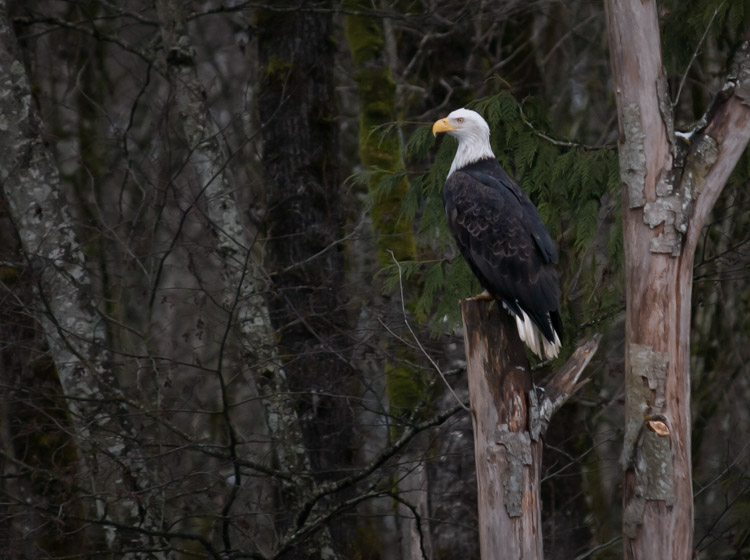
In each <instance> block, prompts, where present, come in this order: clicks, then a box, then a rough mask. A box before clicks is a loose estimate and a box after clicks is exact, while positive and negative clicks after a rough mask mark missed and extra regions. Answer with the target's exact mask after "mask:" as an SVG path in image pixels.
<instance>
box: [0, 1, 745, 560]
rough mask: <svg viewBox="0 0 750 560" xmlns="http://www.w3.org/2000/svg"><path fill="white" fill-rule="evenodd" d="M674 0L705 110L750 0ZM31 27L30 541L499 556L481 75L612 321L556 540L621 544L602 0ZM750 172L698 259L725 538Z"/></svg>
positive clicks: (578, 552)
mask: <svg viewBox="0 0 750 560" xmlns="http://www.w3.org/2000/svg"><path fill="white" fill-rule="evenodd" d="M658 11H659V12H658V13H659V17H660V24H661V34H662V47H663V55H664V63H665V66H666V70H667V77H668V82H669V86H670V88H669V90H670V98H671V100H672V101H673V104H674V111H675V128H676V129H677V130H682V131H687V130H689V129H690V128H691V127H692V126H694V124H695V122H696V121H698V119H700V117H701V116H702V115H703V114H704V112H705V111H706V110H707V108H708V106H709V105H710V103H711V100H712V99H713V96H714V95H715V94H716V93H717V92H718V91H719V90H720V89H721V87H722V84H723V77H724V76H725V74H726V71H727V68H728V66H729V64H730V60H731V58H732V56H733V55H734V54H735V52H736V51H738V49H740V45H741V44H742V42H743V40H746V39H747V37H746V33H747V30H748V28H749V27H750V1H748V0H733V1H727V0H724V1H716V0H711V1H698V0H686V1H671V0H669V1H668V0H664V1H662V2H659V3H658ZM0 42H1V43H2V53H0V54H1V55H2V56H0V76H1V77H2V84H1V85H0V128H1V129H2V131H3V139H2V140H0V148H1V149H0V152H2V153H0V173H1V175H0V176H1V177H2V181H3V191H2V197H3V198H2V201H0V235H1V236H2V242H1V243H0V282H1V283H0V289H1V290H2V291H1V292H0V330H1V332H2V335H1V336H0V341H1V342H0V386H1V387H2V392H1V394H2V399H1V400H0V402H1V403H2V407H1V408H0V425H1V426H2V429H1V430H0V437H1V438H2V455H0V466H1V469H2V482H0V492H1V493H2V499H0V512H1V513H0V515H2V523H1V524H0V554H2V555H4V556H7V557H12V558H62V557H65V558H70V557H73V558H75V557H88V558H101V557H107V556H108V555H111V556H112V557H117V558H123V557H133V558H136V557H137V558H149V557H154V558H164V557H167V556H176V557H183V558H279V559H282V558H283V559H287V558H290V559H291V558H356V559H363V560H365V559H368V560H375V559H381V558H382V559H400V558H402V559H417V558H431V559H432V558H434V559H453V558H477V557H478V541H477V513H476V509H477V508H476V496H475V494H476V482H475V475H474V466H473V462H474V454H473V450H472V431H471V419H470V417H469V415H468V414H467V412H466V410H465V408H464V406H465V404H466V401H467V399H468V394H467V388H466V370H465V367H466V366H465V361H464V354H463V341H462V337H461V330H460V328H461V327H460V321H459V316H458V305H457V302H458V300H459V298H461V297H465V296H467V295H470V294H472V293H473V292H474V291H475V290H476V289H477V286H476V285H474V282H473V280H472V278H471V275H470V273H469V271H468V269H467V267H466V266H465V264H464V263H463V262H462V261H461V259H460V257H459V256H458V254H457V251H456V249H455V247H454V245H453V244H452V241H451V239H450V237H449V234H448V233H447V231H446V227H445V223H444V218H443V210H442V203H441V200H440V189H441V187H442V182H443V179H444V176H445V173H446V172H447V168H448V166H449V165H450V160H451V158H452V150H453V149H454V147H455V144H454V143H452V140H450V139H442V140H439V141H437V142H436V141H435V139H434V138H433V137H432V135H431V132H430V128H431V124H432V122H433V121H435V120H436V119H438V118H440V117H443V116H445V115H446V114H447V113H448V112H450V111H451V110H453V109H455V108H458V107H462V106H468V107H471V108H474V109H476V110H478V111H480V112H481V113H482V114H483V115H484V116H485V117H486V118H487V120H488V122H489V123H490V126H491V128H492V131H493V138H492V140H493V146H494V149H495V153H496V154H497V156H498V158H499V159H500V161H501V162H502V163H503V165H504V166H505V167H506V169H508V170H509V172H510V174H511V175H512V176H514V177H515V178H516V179H517V180H518V182H519V183H520V184H521V186H522V187H523V188H524V189H525V190H526V191H527V192H528V193H529V195H530V196H531V197H532V199H533V200H534V201H535V203H536V204H537V206H538V207H539V210H540V213H541V214H542V216H543V218H544V219H545V222H546V223H547V226H548V228H549V230H550V232H551V234H552V237H553V238H554V240H555V242H556V243H557V245H558V248H559V252H560V273H561V279H562V287H563V289H562V292H563V310H564V313H563V314H564V319H565V326H566V331H565V340H564V343H565V349H566V352H567V353H569V352H570V351H572V350H573V348H574V347H575V344H576V342H577V341H580V340H582V339H584V338H586V337H587V336H588V335H590V334H591V333H594V332H600V333H603V334H604V338H603V341H602V343H601V345H600V348H599V351H598V353H597V355H596V357H595V359H594V361H593V362H592V363H591V365H590V366H589V368H588V370H587V373H586V374H585V379H586V383H585V384H584V385H583V387H582V388H581V389H580V390H579V391H578V393H577V394H576V395H575V396H574V397H573V398H572V399H571V401H570V402H569V403H568V404H567V405H566V406H565V407H563V408H562V409H561V410H560V411H559V412H558V413H557V414H556V415H555V417H554V418H553V422H552V424H551V426H550V429H549V431H548V433H547V435H546V438H545V449H544V465H543V480H542V485H543V486H542V496H543V533H544V545H545V546H544V547H545V556H546V557H547V558H549V559H560V560H570V559H571V558H581V559H583V558H598V559H607V558H620V557H621V556H622V552H621V546H622V545H621V537H620V533H621V524H622V520H621V501H622V496H621V492H622V489H621V484H622V467H621V466H620V463H619V456H620V453H621V449H622V442H623V438H624V429H625V420H624V408H623V403H624V398H625V395H624V306H625V286H624V276H623V271H622V259H623V254H622V253H623V244H622V219H621V193H620V189H621V184H620V177H619V171H618V155H617V135H618V126H617V113H616V110H615V93H614V92H615V88H614V84H613V78H612V72H611V69H610V62H609V51H608V45H607V36H606V29H605V15H604V9H603V6H602V5H601V3H599V2H591V1H585V0H572V1H570V2H556V1H552V0H534V1H531V2H530V1H525V0H518V1H513V0H511V1H496V2H483V1H479V0H470V1H469V2H456V1H455V0H436V1H432V2H430V1H424V2H393V3H388V2H376V1H363V0H347V1H342V2H335V1H325V2H323V1H321V2H312V1H310V2H302V3H300V2H294V3H285V2H269V3H263V2H242V1H235V2H198V1H195V2H178V1H176V0H153V1H152V0H149V1H138V0H127V1H123V2H108V1H106V0H98V1H96V0H89V1H74V0H71V1H49V0H47V1H43V0H39V1H34V0H29V1H22V2H17V1H12V0H11V1H7V2H0ZM17 154H21V156H22V157H20V158H19V157H17ZM749 180H750V158H748V154H747V153H745V155H744V156H743V157H742V158H741V160H740V163H739V164H738V166H737V167H736V169H735V171H734V173H733V174H732V176H731V178H730V180H729V182H728V184H727V186H726V188H725V189H724V191H723V193H722V196H721V198H720V199H719V201H718V202H717V204H716V206H715V208H714V210H713V214H712V217H711V219H710V220H709V223H708V225H707V226H706V227H705V229H704V231H703V233H702V240H701V242H700V245H699V247H698V250H697V253H696V258H695V264H694V292H693V310H692V325H693V329H692V334H691V337H692V340H691V356H690V375H691V384H692V392H693V394H692V419H693V430H692V461H693V465H692V466H693V490H694V499H695V538H694V544H695V548H696V551H697V553H698V555H699V557H701V558H745V557H747V556H748V555H750V528H749V527H750V456H749V453H748V451H749V450H748V447H749V446H750V406H748V405H749V403H750V371H749V370H748V366H747V364H748V362H750V345H748V343H747V342H748V333H749V332H750V323H749V322H748V319H747V317H748V305H750V291H748V288H747V287H746V286H747V282H746V278H747V276H748V274H750V271H749V270H748V265H750V260H749V259H750V255H748V254H747V243H748V241H749V240H750V213H749V211H750V198H749V196H748V194H747V190H748V181H749ZM563 359H564V357H563V358H561V361H562V360H563ZM554 366H555V364H552V367H554ZM546 371H547V370H546V369H545V368H544V367H542V368H540V369H539V370H538V371H537V373H535V375H536V376H537V377H536V378H537V379H538V380H539V381H538V383H539V384H540V385H543V379H544V375H545V372H546ZM443 377H444V378H445V380H447V382H448V383H449V384H450V386H451V387H452V390H448V389H447V387H446V384H445V383H444V380H443V379H442V378H443Z"/></svg>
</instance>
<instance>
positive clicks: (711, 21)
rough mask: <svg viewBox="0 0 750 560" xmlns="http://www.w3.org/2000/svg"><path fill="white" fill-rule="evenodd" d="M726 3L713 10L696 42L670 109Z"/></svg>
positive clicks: (676, 100) (675, 103)
mask: <svg viewBox="0 0 750 560" xmlns="http://www.w3.org/2000/svg"><path fill="white" fill-rule="evenodd" d="M725 3H726V0H725V1H724V2H722V3H721V4H720V5H719V6H718V7H717V8H716V9H715V10H714V13H713V15H712V16H711V20H710V21H709V22H708V25H707V26H706V29H705V30H704V31H703V36H702V37H701V39H700V41H698V44H697V45H696V46H695V50H694V51H693V56H692V57H691V58H690V62H689V63H688V65H687V68H685V73H684V74H682V79H681V80H680V87H678V88H677V95H676V96H675V98H674V101H673V102H672V107H673V108H674V107H676V106H677V103H679V101H680V94H682V87H683V86H684V85H685V80H687V76H688V73H689V72H690V68H691V67H692V66H693V62H695V59H696V58H697V57H698V51H699V50H700V48H701V45H703V41H705V40H706V36H707V35H708V30H709V29H711V25H713V23H714V19H715V18H716V14H718V13H719V8H723V7H724V4H725Z"/></svg>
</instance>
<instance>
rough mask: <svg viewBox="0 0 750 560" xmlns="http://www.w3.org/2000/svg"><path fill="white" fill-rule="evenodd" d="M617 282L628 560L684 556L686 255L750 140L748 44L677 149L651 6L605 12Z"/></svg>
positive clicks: (688, 540) (618, 0) (687, 512)
mask: <svg viewBox="0 0 750 560" xmlns="http://www.w3.org/2000/svg"><path fill="white" fill-rule="evenodd" d="M605 6H606V11H607V30H608V35H609V47H610V52H611V58H612V69H613V72H614V75H615V84H616V93H617V111H618V119H619V127H620V136H619V151H620V176H621V179H622V185H623V187H622V190H623V235H624V248H625V272H626V284H627V288H626V302H627V311H626V347H625V382H626V429H625V443H624V449H623V453H622V456H621V463H622V467H623V469H624V471H625V483H624V490H623V533H624V549H625V558H634V559H635V558H637V559H642V560H646V559H653V558H673V559H677V560H686V559H689V558H692V556H693V543H692V540H693V495H692V473H691V458H690V375H689V355H690V354H689V344H690V314H691V293H692V277H693V256H694V252H695V247H696V244H697V241H698V237H699V235H700V231H701V229H702V227H703V226H704V224H705V222H706V219H707V217H708V214H709V212H710V210H711V208H712V207H713V204H714V202H715V201H716V198H717V197H718V195H719V193H720V192H721V189H722V188H723V186H724V183H725V182H726V179H727V177H728V176H729V173H730V172H731V170H732V168H733V167H734V165H735V164H736V162H737V160H738V158H739V156H740V154H741V153H742V151H743V150H744V148H745V146H746V145H747V141H748V137H750V106H749V105H748V101H750V56H749V51H748V45H747V42H746V43H745V44H744V45H743V47H742V49H741V50H740V51H739V52H738V53H737V55H736V59H735V62H734V66H733V70H732V71H731V73H730V75H729V76H728V80H727V83H726V85H725V87H724V88H723V89H722V92H721V93H720V94H719V96H718V97H717V100H716V102H715V103H714V105H713V106H712V108H711V110H709V111H708V112H707V113H706V115H705V117H704V119H703V121H702V123H701V124H700V126H699V128H698V129H697V130H696V131H695V132H694V133H693V135H692V137H691V145H690V147H689V149H688V148H687V147H686V146H685V145H684V144H683V143H681V142H679V141H676V140H675V136H674V123H673V112H672V102H671V99H670V98H669V93H668V88H667V80H666V76H665V74H664V69H663V67H662V59H661V46H660V40H659V25H658V18H657V7H656V2H655V0H645V1H642V0H608V1H607V2H606V3H605Z"/></svg>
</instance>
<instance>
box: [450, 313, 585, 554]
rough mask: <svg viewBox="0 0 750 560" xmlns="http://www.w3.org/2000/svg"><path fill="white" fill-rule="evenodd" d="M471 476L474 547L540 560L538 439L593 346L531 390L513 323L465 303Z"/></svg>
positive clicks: (505, 315) (505, 316)
mask: <svg viewBox="0 0 750 560" xmlns="http://www.w3.org/2000/svg"><path fill="white" fill-rule="evenodd" d="M461 313H462V316H463V323H464V343H465V351H466V369H467V375H468V381H469V398H470V401H471V410H472V421H473V424H474V457H475V461H476V470H477V494H478V496H477V501H478V509H479V546H480V551H481V557H482V558H483V559H484V560H493V559H499V558H513V559H518V560H539V559H541V558H542V556H543V554H542V532H541V497H540V474H541V464H542V437H541V436H542V435H543V434H544V431H545V429H546V426H547V424H548V422H549V419H550V417H551V416H552V414H553V413H554V412H555V411H556V410H557V409H558V408H559V407H560V406H562V404H563V403H564V402H565V400H566V399H567V397H568V396H569V395H570V394H571V393H572V392H573V390H574V389H575V387H576V384H577V382H578V379H579V377H580V375H581V372H582V371H583V369H584V368H585V367H586V365H587V364H588V362H589V360H590V359H591V357H592V356H593V354H594V352H596V349H597V347H598V344H599V337H598V336H596V337H594V338H593V339H591V340H589V341H588V342H587V343H585V344H584V345H582V346H581V347H580V348H579V349H578V350H576V352H575V353H574V354H573V356H572V357H571V359H570V360H569V362H568V363H567V364H566V365H565V366H564V367H563V368H561V369H560V370H559V371H558V372H557V373H556V374H555V375H554V376H553V377H552V378H551V379H550V380H549V382H548V387H549V389H550V390H549V391H537V389H536V388H535V387H534V384H533V382H532V377H531V371H530V369H529V363H528V360H527V358H526V353H525V350H524V347H523V343H522V342H521V340H520V339H519V338H518V333H517V330H516V324H515V320H514V319H513V318H511V316H510V315H509V314H508V313H507V312H506V311H505V310H504V309H502V306H500V305H499V304H498V303H494V302H493V303H488V302H486V301H474V300H463V301H462V302H461Z"/></svg>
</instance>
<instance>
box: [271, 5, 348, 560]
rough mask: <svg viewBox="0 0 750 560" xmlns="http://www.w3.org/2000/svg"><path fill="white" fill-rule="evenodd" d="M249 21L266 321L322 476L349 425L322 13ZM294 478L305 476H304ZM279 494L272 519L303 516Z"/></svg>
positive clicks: (344, 447) (334, 134) (329, 54)
mask: <svg viewBox="0 0 750 560" xmlns="http://www.w3.org/2000/svg"><path fill="white" fill-rule="evenodd" d="M326 4H327V3H324V4H323V5H322V6H324V5H326ZM256 17H257V21H258V26H257V29H258V54H259V61H260V64H261V69H260V91H259V96H258V108H259V114H260V117H261V119H263V120H264V127H263V169H264V171H265V174H266V177H267V193H268V219H267V226H268V237H269V239H270V240H269V243H268V249H269V251H268V253H267V255H268V260H269V263H270V265H271V266H272V268H273V272H272V278H273V282H274V284H273V288H274V295H275V298H274V299H273V300H272V301H271V313H272V319H273V321H274V325H275V326H276V328H277V329H278V332H279V344H280V347H281V348H282V350H283V352H284V353H286V354H287V355H289V356H293V359H291V360H289V361H288V362H287V363H286V364H285V370H286V372H287V374H288V379H289V386H290V389H291V391H292V393H294V394H296V395H297V396H296V405H297V411H298V414H299V415H300V417H301V418H304V419H305V421H304V422H303V423H302V430H303V433H304V439H305V447H306V448H307V449H308V450H309V453H310V463H311V465H312V470H313V471H323V470H325V471H328V472H332V471H334V470H337V469H340V468H342V467H344V466H345V465H347V464H349V463H350V460H351V456H352V454H351V448H350V444H351V435H350V432H351V428H352V424H353V423H352V420H351V417H350V413H351V409H350V408H349V406H348V405H347V404H346V402H345V400H342V399H338V398H336V396H335V395H337V394H341V393H344V392H345V391H341V390H340V387H343V386H345V385H346V384H348V383H350V382H351V380H352V375H353V368H352V367H351V364H350V362H349V358H348V354H349V352H350V350H349V349H350V348H351V344H350V341H349V340H348V339H347V337H348V336H349V335H348V334H347V325H348V323H349V317H348V316H347V309H346V305H347V303H348V302H347V300H346V291H345V290H344V289H343V278H344V266H343V259H342V252H341V247H340V245H339V244H338V241H339V240H340V239H341V238H342V237H343V233H342V231H343V228H342V225H343V223H344V222H345V216H344V212H343V207H342V196H341V192H342V191H341V177H340V170H339V165H338V156H339V152H338V126H337V123H336V116H337V114H336V100H335V97H334V88H333V85H334V81H333V71H334V66H335V63H334V56H333V55H334V42H333V38H332V37H333V33H334V31H333V19H332V13H331V12H328V11H326V10H325V9H322V10H320V11H285V10H278V11H277V10H274V9H273V8H267V9H259V10H258V11H257V12H256ZM281 30H283V33H282V32H281ZM266 119H267V120H266ZM303 449H304V448H303ZM295 474H297V473H295ZM300 474H303V473H300ZM304 475H305V479H306V480H308V481H311V480H312V478H310V477H309V472H307V473H304ZM286 499H287V504H286V508H285V509H286V511H282V512H280V515H279V522H280V524H281V525H286V526H287V527H289V526H290V524H291V525H292V526H291V529H296V528H299V527H300V526H301V524H302V523H304V521H305V519H306V518H307V516H308V515H309V514H310V512H309V511H308V512H302V513H301V514H300V515H299V516H296V518H295V516H293V515H289V514H290V513H291V512H295V507H296V506H297V505H299V504H300V503H302V502H304V501H305V500H306V499H307V496H305V495H303V494H302V493H301V492H297V494H296V495H294V496H292V495H287V496H286ZM284 514H286V519H282V518H283V517H284ZM295 515H296V513H295ZM295 523H296V524H297V527H295V526H294V525H293V524H295ZM347 539H348V537H347ZM347 539H344V540H347ZM312 548H313V547H308V549H307V550H304V551H303V550H297V551H296V552H295V553H292V557H293V556H294V554H298V555H299V556H300V557H304V558H310V559H314V558H329V557H332V555H333V552H332V551H331V547H330V546H327V545H326V546H324V545H323V544H321V545H320V546H319V547H318V548H317V549H316V550H313V549H312Z"/></svg>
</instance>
